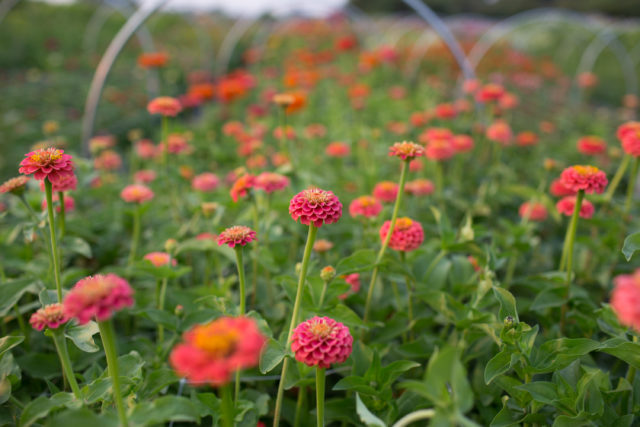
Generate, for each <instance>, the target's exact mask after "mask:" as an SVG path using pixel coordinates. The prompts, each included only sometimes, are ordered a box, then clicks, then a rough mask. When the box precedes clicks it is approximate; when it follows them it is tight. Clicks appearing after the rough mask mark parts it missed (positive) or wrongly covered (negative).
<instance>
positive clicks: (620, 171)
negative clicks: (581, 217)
mask: <svg viewBox="0 0 640 427" xmlns="http://www.w3.org/2000/svg"><path fill="white" fill-rule="evenodd" d="M629 161H631V156H629V155H626V156H624V157H623V158H622V161H621V162H620V166H618V170H617V171H616V173H615V175H614V176H613V178H612V179H611V183H610V184H609V186H608V188H607V192H606V193H605V194H604V199H605V201H607V202H610V201H611V198H612V197H613V194H614V193H615V192H616V188H618V184H620V180H621V179H622V177H623V176H624V173H625V171H626V170H627V167H628V166H629Z"/></svg>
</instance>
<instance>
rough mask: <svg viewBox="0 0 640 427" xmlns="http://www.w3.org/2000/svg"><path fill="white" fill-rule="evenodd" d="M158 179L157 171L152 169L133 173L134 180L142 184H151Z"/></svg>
mask: <svg viewBox="0 0 640 427" xmlns="http://www.w3.org/2000/svg"><path fill="white" fill-rule="evenodd" d="M155 179H156V172H155V171H153V170H151V169H143V170H140V171H138V172H136V173H135V174H134V175H133V180H134V181H135V182H137V183H140V184H149V183H151V182H153V181H154V180H155Z"/></svg>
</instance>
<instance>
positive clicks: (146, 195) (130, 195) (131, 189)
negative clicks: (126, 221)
mask: <svg viewBox="0 0 640 427" xmlns="http://www.w3.org/2000/svg"><path fill="white" fill-rule="evenodd" d="M120 197H122V199H123V200H124V201H125V202H129V203H144V202H148V201H149V200H151V199H153V191H151V189H150V188H149V187H147V186H146V185H142V184H133V185H127V186H126V187H125V188H124V190H122V192H121V193H120Z"/></svg>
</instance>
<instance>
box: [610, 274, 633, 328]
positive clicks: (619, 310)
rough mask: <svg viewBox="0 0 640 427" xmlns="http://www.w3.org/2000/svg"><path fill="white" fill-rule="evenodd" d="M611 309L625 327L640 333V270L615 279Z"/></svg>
mask: <svg viewBox="0 0 640 427" xmlns="http://www.w3.org/2000/svg"><path fill="white" fill-rule="evenodd" d="M613 284H614V285H615V288H614V289H613V293H612V294H611V308H613V311H614V312H615V313H616V315H617V316H618V320H619V321H620V323H621V324H622V325H624V326H630V327H632V328H633V329H635V330H636V331H640V269H637V270H636V271H634V272H633V274H623V275H620V276H616V277H615V278H614V279H613Z"/></svg>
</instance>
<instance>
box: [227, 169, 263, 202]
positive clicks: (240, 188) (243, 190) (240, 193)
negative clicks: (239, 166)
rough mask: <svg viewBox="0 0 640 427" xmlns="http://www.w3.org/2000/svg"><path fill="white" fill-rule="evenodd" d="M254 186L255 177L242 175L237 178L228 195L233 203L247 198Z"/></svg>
mask: <svg viewBox="0 0 640 427" xmlns="http://www.w3.org/2000/svg"><path fill="white" fill-rule="evenodd" d="M255 186H256V177H255V176H253V175H250V174H245V175H242V176H241V177H240V178H238V179H237V180H236V181H235V182H234V183H233V186H232V187H231V191H230V192H229V194H230V195H231V199H232V200H233V201H234V202H237V201H238V199H240V198H241V197H242V198H244V197H247V196H248V195H249V190H251V189H252V188H253V187H255Z"/></svg>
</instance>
